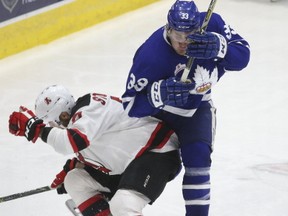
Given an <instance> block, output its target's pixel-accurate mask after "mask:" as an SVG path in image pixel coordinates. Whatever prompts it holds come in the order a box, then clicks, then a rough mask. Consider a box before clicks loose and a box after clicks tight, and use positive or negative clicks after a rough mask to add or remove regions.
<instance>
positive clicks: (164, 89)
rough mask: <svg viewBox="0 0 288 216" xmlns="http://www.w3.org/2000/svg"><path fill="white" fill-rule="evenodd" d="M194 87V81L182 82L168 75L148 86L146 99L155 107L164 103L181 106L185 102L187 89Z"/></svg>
mask: <svg viewBox="0 0 288 216" xmlns="http://www.w3.org/2000/svg"><path fill="white" fill-rule="evenodd" d="M194 88H195V83H191V82H189V83H183V82H180V81H178V80H176V78H175V77H170V78H168V79H167V80H160V81H158V82H154V83H153V84H152V85H151V86H148V99H149V102H150V104H151V105H152V106H154V107H155V108H160V109H161V108H163V107H164V106H165V105H169V106H173V107H181V106H183V105H185V104H186V103H187V100H188V96H189V91H190V90H193V89H194Z"/></svg>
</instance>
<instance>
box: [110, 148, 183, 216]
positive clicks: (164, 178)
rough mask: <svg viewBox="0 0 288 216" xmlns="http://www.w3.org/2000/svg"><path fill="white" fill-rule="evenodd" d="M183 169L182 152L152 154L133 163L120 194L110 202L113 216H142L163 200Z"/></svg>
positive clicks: (128, 168)
mask: <svg viewBox="0 0 288 216" xmlns="http://www.w3.org/2000/svg"><path fill="white" fill-rule="evenodd" d="M180 169H181V161H180V157H179V152H178V151H171V152H167V153H154V152H148V153H145V154H144V155H142V156H141V157H139V158H137V159H135V160H134V161H132V162H131V163H130V165H129V166H128V167H127V169H126V170H125V172H124V173H123V175H122V178H121V181H120V183H119V190H118V191H117V192H116V194H115V195H114V197H113V198H112V199H111V201H110V208H111V212H112V214H113V216H132V215H133V216H135V215H139V216H140V215H142V210H143V208H144V207H145V206H146V205H147V204H148V203H150V204H152V203H153V202H154V201H155V200H156V199H157V198H158V197H159V196H160V194H161V193H162V191H163V190H164V188H165V186H166V184H167V182H168V181H170V180H172V179H173V178H174V177H175V176H176V175H177V174H178V173H179V171H180ZM124 197H125V198H124Z"/></svg>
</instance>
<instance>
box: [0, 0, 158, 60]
mask: <svg viewBox="0 0 288 216" xmlns="http://www.w3.org/2000/svg"><path fill="white" fill-rule="evenodd" d="M156 1H158V0H64V1H60V2H59V3H56V4H53V5H51V6H49V7H47V8H43V9H40V10H37V11H34V12H32V13H29V14H26V15H22V16H21V17H18V18H15V19H13V20H9V21H7V22H4V23H0V47H1V49H0V59H2V58H5V57H7V56H10V55H13V54H16V53H18V52H21V51H23V50H26V49H29V48H32V47H34V46H37V45H41V44H46V43H49V42H50V41H53V40H55V39H57V38H60V37H63V36H65V35H68V34H71V33H73V32H77V31H80V30H82V29H84V28H87V27H90V26H93V25H95V24H97V23H100V22H103V21H105V20H108V19H111V18H113V17H116V16H118V15H121V14H123V13H126V12H128V11H132V10H135V9H137V8H140V7H143V6H146V5H148V4H151V3H153V2H156Z"/></svg>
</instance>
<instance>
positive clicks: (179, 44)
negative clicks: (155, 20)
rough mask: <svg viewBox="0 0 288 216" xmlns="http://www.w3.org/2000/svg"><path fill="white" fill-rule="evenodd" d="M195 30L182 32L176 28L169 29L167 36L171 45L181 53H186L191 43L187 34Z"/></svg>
mask: <svg viewBox="0 0 288 216" xmlns="http://www.w3.org/2000/svg"><path fill="white" fill-rule="evenodd" d="M195 31H196V30H195ZM195 31H191V32H181V31H176V30H174V29H169V30H168V31H167V36H168V37H169V38H170V41H171V45H172V47H173V49H174V50H175V51H176V52H177V53H178V54H179V55H185V53H186V49H187V45H188V43H189V41H188V40H187V36H188V35H190V34H193V33H194V32H195Z"/></svg>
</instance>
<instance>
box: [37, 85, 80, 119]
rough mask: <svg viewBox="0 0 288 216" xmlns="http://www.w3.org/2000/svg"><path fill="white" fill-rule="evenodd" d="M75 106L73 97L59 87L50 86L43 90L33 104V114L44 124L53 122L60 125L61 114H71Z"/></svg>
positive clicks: (66, 90) (62, 87)
mask: <svg viewBox="0 0 288 216" xmlns="http://www.w3.org/2000/svg"><path fill="white" fill-rule="evenodd" d="M74 106H75V100H74V98H73V95H71V93H70V92H69V91H68V89H66V88H65V87H64V86H61V85H52V86H48V87H47V88H45V89H44V90H43V91H42V92H41V93H40V95H39V96H38V97H37V99H36V102H35V113H36V116H37V117H38V118H41V119H43V120H44V121H45V122H49V121H55V122H57V123H60V119H59V116H60V114H61V113H62V112H68V113H69V114H71V110H72V108H73V107H74Z"/></svg>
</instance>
